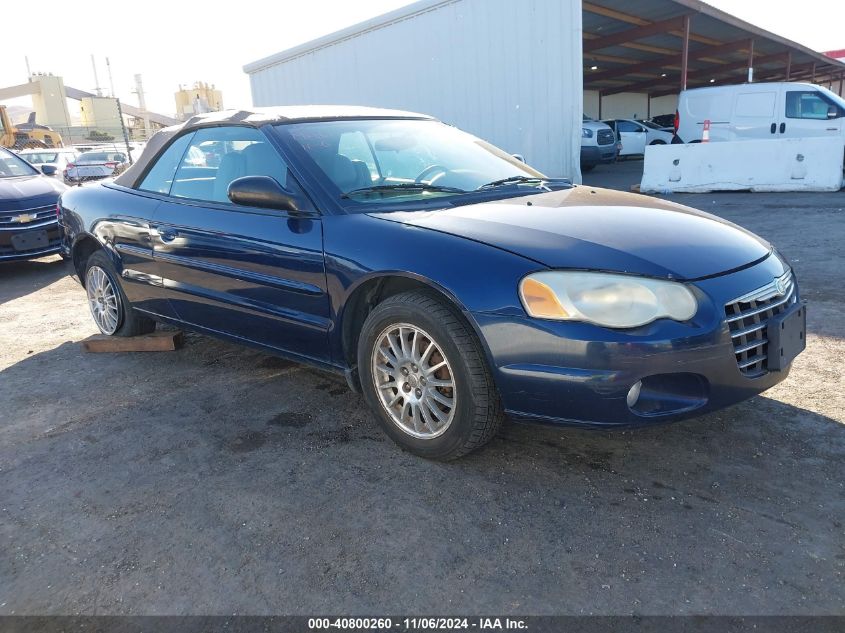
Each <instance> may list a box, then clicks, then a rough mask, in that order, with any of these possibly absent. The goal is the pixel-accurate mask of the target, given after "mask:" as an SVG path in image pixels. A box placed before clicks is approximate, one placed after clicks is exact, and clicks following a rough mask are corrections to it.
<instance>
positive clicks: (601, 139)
mask: <svg viewBox="0 0 845 633" xmlns="http://www.w3.org/2000/svg"><path fill="white" fill-rule="evenodd" d="M596 142H597V143H598V144H599V145H612V144H613V143H615V142H616V136H614V134H613V131H612V130H599V131H598V134H596Z"/></svg>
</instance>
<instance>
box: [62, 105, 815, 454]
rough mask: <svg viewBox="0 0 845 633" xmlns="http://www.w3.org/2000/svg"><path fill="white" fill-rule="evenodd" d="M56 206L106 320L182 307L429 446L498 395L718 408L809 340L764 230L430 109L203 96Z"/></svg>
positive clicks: (160, 316) (405, 439)
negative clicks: (251, 105)
mask: <svg viewBox="0 0 845 633" xmlns="http://www.w3.org/2000/svg"><path fill="white" fill-rule="evenodd" d="M61 207H62V208H61V222H62V225H63V227H64V246H63V248H64V249H65V254H66V255H67V256H70V257H72V259H73V263H74V265H75V267H76V270H77V271H78V273H79V278H80V279H81V280H82V283H83V284H84V286H85V290H86V292H87V296H88V302H89V304H90V307H91V312H92V314H93V316H94V319H95V321H96V323H97V325H98V327H99V328H100V330H101V331H102V332H103V333H104V334H108V335H115V336H131V335H137V334H141V333H145V332H150V331H151V330H153V328H154V327H155V323H156V322H157V321H161V322H167V323H174V324H178V325H180V326H184V327H187V328H191V329H194V330H198V331H201V332H206V333H208V334H211V335H214V336H220V337H224V338H227V339H229V340H233V341H237V342H241V343H245V344H249V345H253V346H258V347H260V348H261V349H264V350H267V351H269V352H272V353H275V354H279V355H282V356H286V357H289V358H292V359H295V360H298V361H301V362H304V363H310V364H312V365H316V366H318V367H321V368H324V369H328V370H332V371H337V372H343V373H345V375H346V378H347V380H348V382H349V384H350V386H351V387H352V388H353V389H356V390H361V391H362V392H363V394H364V396H365V397H366V400H367V402H368V403H369V405H370V406H371V407H372V409H373V411H374V412H375V413H376V415H377V417H378V419H379V421H380V423H381V425H382V427H383V428H384V430H385V432H386V433H387V434H388V435H389V436H390V437H391V438H393V439H394V440H395V441H396V442H397V443H399V444H400V445H401V446H403V447H404V448H406V449H408V450H410V451H413V452H414V453H416V454H419V455H422V456H425V457H429V458H435V459H450V458H455V457H458V456H461V455H463V454H465V453H467V452H469V451H471V450H472V449H474V448H477V447H479V446H481V445H482V444H484V443H485V442H486V441H487V440H489V439H490V438H491V437H492V436H493V435H494V434H495V433H496V430H497V429H498V427H499V424H500V422H501V421H502V419H503V418H504V417H505V416H509V417H511V418H515V419H521V420H533V421H538V422H546V423H558V424H576V425H588V426H593V427H601V428H608V427H614V426H631V425H642V424H647V423H654V422H661V421H669V420H677V419H680V418H683V417H688V416H690V415H694V414H699V413H703V412H706V411H710V410H713V409H716V408H719V407H723V406H726V405H730V404H732V403H736V402H739V401H741V400H744V399H746V398H749V397H750V396H752V395H754V394H757V393H759V392H761V391H763V390H765V389H768V388H769V387H771V386H772V385H774V384H776V383H778V382H780V381H782V380H783V379H784V378H785V377H786V375H787V373H788V371H789V368H790V363H791V361H792V360H793V358H794V357H795V356H796V355H797V354H798V353H799V352H800V351H801V350H802V349H803V348H804V338H805V308H804V305H803V303H801V302H800V301H799V297H798V288H797V285H796V283H795V279H794V277H793V274H792V271H791V269H790V267H789V264H788V263H787V262H786V261H785V260H784V259H783V258H782V257H781V256H780V255H779V254H778V253H777V252H776V251H775V250H774V249H773V248H772V247H771V246H770V245H769V244H767V243H766V242H765V241H763V240H762V239H760V238H758V237H757V236H755V235H753V234H751V233H749V232H748V231H746V230H744V229H742V228H740V227H737V226H735V225H733V224H730V223H728V222H725V221H723V220H720V219H719V218H717V217H714V216H712V215H708V214H706V213H702V212H699V211H696V210H694V209H690V208H687V207H683V206H680V205H677V204H673V203H670V202H665V201H662V200H658V199H655V198H648V197H643V196H638V195H633V194H627V193H619V192H611V191H603V190H599V189H595V188H592V187H584V186H573V185H571V184H570V183H569V182H568V181H566V180H557V179H553V178H547V177H545V176H544V175H543V174H541V173H539V172H537V171H535V170H534V169H532V168H531V167H529V166H527V165H525V164H524V163H522V162H520V161H518V160H516V159H514V158H513V157H511V156H510V155H508V154H506V153H505V152H503V151H501V150H499V149H497V148H495V147H493V146H491V145H490V144H488V143H486V142H484V141H482V140H480V139H478V138H476V137H473V136H471V135H469V134H466V133H463V132H461V131H459V130H457V129H455V128H453V127H450V126H447V125H444V124H442V123H440V122H438V121H436V120H434V119H431V118H429V117H426V116H421V115H416V114H410V113H405V112H395V111H385V110H373V109H367V108H341V107H289V108H277V109H268V110H256V111H250V112H228V113H217V114H211V115H203V116H198V117H195V118H193V119H191V120H189V121H188V122H186V123H184V124H183V125H180V126H178V127H173V128H168V129H167V130H164V131H162V132H159V133H158V134H157V135H156V136H155V137H153V139H152V140H151V141H150V143H149V145H148V147H147V149H146V151H145V153H144V155H143V156H142V158H141V159H140V160H139V161H138V162H137V163H136V164H135V165H134V166H133V167H132V168H130V169H129V170H128V171H126V172H125V173H124V174H122V175H121V176H120V177H118V178H117V179H116V180H115V181H114V182H111V183H104V184H97V185H93V186H89V187H84V188H79V189H73V190H70V191H68V192H67V193H65V194H64V195H63V196H62V199H61Z"/></svg>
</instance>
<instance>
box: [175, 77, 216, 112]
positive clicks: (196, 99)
mask: <svg viewBox="0 0 845 633" xmlns="http://www.w3.org/2000/svg"><path fill="white" fill-rule="evenodd" d="M175 97H176V116H177V117H178V118H179V119H181V120H183V121H185V120H187V119H189V118H191V117H192V116H193V115H194V114H202V113H203V112H219V111H220V110H222V109H223V93H222V92H220V91H219V90H217V89H216V88H215V87H214V84H211V85H208V84H206V83H203V82H199V81H198V82H197V83H195V84H194V87H193V88H181V89H180V90H179V92H177V93H176V94H175Z"/></svg>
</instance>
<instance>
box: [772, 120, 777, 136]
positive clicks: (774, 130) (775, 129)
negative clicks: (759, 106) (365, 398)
mask: <svg viewBox="0 0 845 633" xmlns="http://www.w3.org/2000/svg"><path fill="white" fill-rule="evenodd" d="M771 130H772V134H774V133H775V132H777V131H778V124H777V123H772V127H771Z"/></svg>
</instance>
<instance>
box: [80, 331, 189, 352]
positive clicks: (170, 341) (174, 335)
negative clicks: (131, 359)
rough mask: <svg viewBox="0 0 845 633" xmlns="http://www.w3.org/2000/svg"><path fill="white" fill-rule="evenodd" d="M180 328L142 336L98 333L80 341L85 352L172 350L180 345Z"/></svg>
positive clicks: (181, 341)
mask: <svg viewBox="0 0 845 633" xmlns="http://www.w3.org/2000/svg"><path fill="white" fill-rule="evenodd" d="M183 339H184V337H183V336H182V332H181V330H177V331H175V332H174V331H164V332H153V333H152V334H144V335H142V336H129V337H124V336H104V335H102V334H98V335H96V336H90V337H88V338H87V339H85V340H84V341H82V347H83V349H84V350H85V351H86V352H93V353H107V352H172V351H174V350H177V349H179V348H180V347H182V343H183V342H184V340H183Z"/></svg>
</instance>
